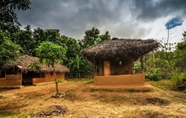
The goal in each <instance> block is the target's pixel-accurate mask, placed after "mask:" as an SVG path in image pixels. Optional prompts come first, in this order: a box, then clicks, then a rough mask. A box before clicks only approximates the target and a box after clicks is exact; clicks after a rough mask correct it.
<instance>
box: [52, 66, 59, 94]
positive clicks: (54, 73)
mask: <svg viewBox="0 0 186 118" xmlns="http://www.w3.org/2000/svg"><path fill="white" fill-rule="evenodd" d="M53 75H54V80H55V84H56V95H57V94H58V93H59V91H58V83H57V79H56V72H55V67H53Z"/></svg>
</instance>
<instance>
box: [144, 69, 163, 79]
mask: <svg viewBox="0 0 186 118" xmlns="http://www.w3.org/2000/svg"><path fill="white" fill-rule="evenodd" d="M145 78H146V79H149V80H152V81H158V80H160V79H161V78H162V77H161V72H160V68H151V69H150V71H149V72H146V74H145Z"/></svg>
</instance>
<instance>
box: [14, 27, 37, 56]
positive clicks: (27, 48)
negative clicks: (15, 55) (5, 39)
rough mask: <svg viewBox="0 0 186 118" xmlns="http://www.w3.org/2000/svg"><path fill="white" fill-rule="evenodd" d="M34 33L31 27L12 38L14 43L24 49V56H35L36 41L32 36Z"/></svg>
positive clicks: (19, 31) (18, 32)
mask: <svg viewBox="0 0 186 118" xmlns="http://www.w3.org/2000/svg"><path fill="white" fill-rule="evenodd" d="M32 34H33V32H32V30H31V27H30V25H28V26H26V27H25V30H18V31H17V33H15V34H14V35H13V37H12V41H13V42H14V43H16V44H18V45H19V46H20V47H21V48H22V54H28V55H32V56H35V55H34V54H33V53H34V49H35V48H36V46H37V45H36V44H35V39H34V38H33V36H32Z"/></svg>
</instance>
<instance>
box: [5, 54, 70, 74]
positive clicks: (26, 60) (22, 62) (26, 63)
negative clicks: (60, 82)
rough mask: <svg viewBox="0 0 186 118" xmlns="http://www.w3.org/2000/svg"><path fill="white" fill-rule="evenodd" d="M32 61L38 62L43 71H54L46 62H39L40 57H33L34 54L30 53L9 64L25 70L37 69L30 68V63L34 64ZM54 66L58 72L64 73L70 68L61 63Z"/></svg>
mask: <svg viewBox="0 0 186 118" xmlns="http://www.w3.org/2000/svg"><path fill="white" fill-rule="evenodd" d="M32 63H36V64H37V65H38V66H39V67H40V71H41V72H52V71H53V68H52V67H48V66H46V65H44V64H41V63H40V62H39V58H38V57H33V56H29V55H23V56H21V57H19V58H18V59H17V60H16V61H14V62H12V64H10V65H9V66H17V67H18V68H19V69H21V70H22V71H23V72H28V71H35V70H33V69H31V68H30V64H32ZM54 66H55V71H56V72H59V73H63V72H68V71H69V69H68V68H67V67H65V66H63V65H61V64H55V65H54Z"/></svg>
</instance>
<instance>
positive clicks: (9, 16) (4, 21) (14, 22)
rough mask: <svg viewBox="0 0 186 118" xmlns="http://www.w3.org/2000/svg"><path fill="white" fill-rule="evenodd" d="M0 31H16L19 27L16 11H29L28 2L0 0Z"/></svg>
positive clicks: (26, 0)
mask: <svg viewBox="0 0 186 118" xmlns="http://www.w3.org/2000/svg"><path fill="white" fill-rule="evenodd" d="M0 5H1V8H0V29H1V30H2V31H6V30H7V31H9V32H11V33H13V32H15V31H17V29H18V27H19V26H20V25H21V24H20V23H19V22H18V18H17V15H16V13H15V11H16V10H27V9H30V7H29V5H30V1H29V0H1V1H0Z"/></svg>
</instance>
